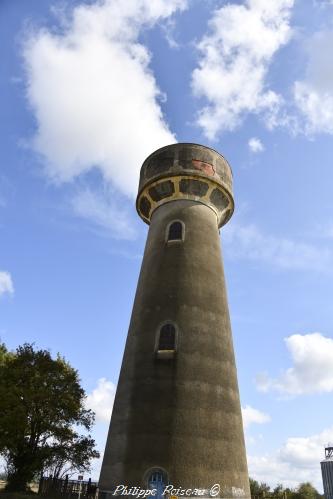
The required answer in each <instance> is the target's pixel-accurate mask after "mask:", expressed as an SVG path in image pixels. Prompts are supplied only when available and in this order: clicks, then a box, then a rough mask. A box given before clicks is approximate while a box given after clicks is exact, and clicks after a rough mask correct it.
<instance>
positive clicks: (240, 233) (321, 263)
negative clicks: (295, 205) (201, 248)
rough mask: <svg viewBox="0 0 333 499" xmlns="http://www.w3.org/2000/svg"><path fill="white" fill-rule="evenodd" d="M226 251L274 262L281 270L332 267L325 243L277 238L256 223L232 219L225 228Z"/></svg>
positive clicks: (236, 256)
mask: <svg viewBox="0 0 333 499" xmlns="http://www.w3.org/2000/svg"><path fill="white" fill-rule="evenodd" d="M222 240H223V242H224V243H225V248H226V254H227V255H228V256H229V257H230V258H233V259H246V260H252V261H256V262H260V263H266V264H270V265H274V266H275V267H279V268H282V269H293V270H307V271H309V270H316V271H321V272H326V273H327V272H328V271H329V269H331V268H332V266H333V252H332V250H331V249H330V248H329V247H327V248H325V247H324V246H323V245H320V246H315V245H312V244H308V243H305V242H301V241H298V240H296V241H294V240H292V239H287V238H283V237H281V238H278V237H275V236H271V235H269V234H265V233H263V232H262V231H261V230H260V229H258V227H256V226H255V225H253V224H250V225H241V224H239V223H237V222H234V221H232V222H231V223H230V224H228V225H227V226H226V227H225V228H224V229H223V235H222Z"/></svg>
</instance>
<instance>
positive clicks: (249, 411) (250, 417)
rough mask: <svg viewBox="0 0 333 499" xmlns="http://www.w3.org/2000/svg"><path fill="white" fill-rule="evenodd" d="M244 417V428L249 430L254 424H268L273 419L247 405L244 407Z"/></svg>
mask: <svg viewBox="0 0 333 499" xmlns="http://www.w3.org/2000/svg"><path fill="white" fill-rule="evenodd" d="M242 415H243V426H244V428H245V429H246V428H248V427H249V426H250V425H252V424H254V423H255V424H264V423H268V422H269V421H270V420H271V418H270V416H269V415H268V414H266V413H265V412H262V411H259V410H258V409H255V408H254V407H251V406H250V405H246V406H245V407H242Z"/></svg>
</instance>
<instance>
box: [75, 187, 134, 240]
mask: <svg viewBox="0 0 333 499" xmlns="http://www.w3.org/2000/svg"><path fill="white" fill-rule="evenodd" d="M115 198H116V199H115ZM71 205H72V208H73V211H74V213H75V215H77V216H79V217H80V218H83V219H85V220H87V221H88V222H90V223H92V224H93V225H95V226H97V227H99V228H100V229H102V230H104V231H105V233H106V234H107V235H109V236H111V237H113V238H114V239H128V240H131V239H135V237H136V232H135V229H134V227H133V221H132V219H131V216H130V214H129V212H128V211H126V208H125V207H124V203H122V202H121V199H120V196H119V195H118V196H115V194H114V193H113V192H112V189H109V188H107V187H106V188H105V189H104V190H100V191H96V190H95V191H94V190H92V189H90V188H89V187H86V188H85V189H84V190H81V191H78V192H77V193H76V194H75V195H74V196H73V198H72V200H71Z"/></svg>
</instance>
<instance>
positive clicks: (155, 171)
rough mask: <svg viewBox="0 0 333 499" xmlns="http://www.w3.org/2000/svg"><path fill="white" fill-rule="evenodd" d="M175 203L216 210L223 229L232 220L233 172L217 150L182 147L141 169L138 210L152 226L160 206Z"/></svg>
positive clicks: (170, 148) (156, 157) (175, 146)
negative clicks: (201, 205)
mask: <svg viewBox="0 0 333 499" xmlns="http://www.w3.org/2000/svg"><path fill="white" fill-rule="evenodd" d="M176 200H191V201H197V202H199V203H202V204H205V205H207V206H209V207H210V208H211V209H213V210H214V212H215V213H216V216H217V220H218V225H219V227H221V226H222V225H224V224H225V223H226V222H227V221H228V220H229V219H230V218H231V216H232V214H233V211H234V200H233V194H232V171H231V168H230V165H229V163H228V162H227V161H226V159H225V158H224V157H223V156H222V155H221V154H219V153H218V152H217V151H215V150H214V149H211V148H209V147H205V146H202V145H199V144H191V143H179V144H171V145H169V146H165V147H162V148H161V149H158V150H157V151H155V152H154V153H152V154H151V155H150V156H148V158H147V159H146V160H145V161H144V163H143V165H142V167H141V174H140V184H139V193H138V197H137V201H136V208H137V211H138V214H139V216H140V217H141V218H142V219H143V220H144V221H145V222H146V223H148V224H149V223H150V220H151V217H152V214H153V212H154V211H155V210H156V208H158V207H159V206H161V205H163V204H165V203H170V202H172V201H176Z"/></svg>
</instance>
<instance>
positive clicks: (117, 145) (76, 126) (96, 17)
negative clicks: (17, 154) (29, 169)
mask: <svg viewBox="0 0 333 499" xmlns="http://www.w3.org/2000/svg"><path fill="white" fill-rule="evenodd" d="M185 6H186V0H159V1H158V2H151V1H150V0H140V1H138V2H118V1H117V0H102V1H96V2H95V3H89V4H84V5H79V6H77V7H75V8H74V9H73V10H72V12H69V13H66V12H62V17H63V27H62V30H58V31H51V30H48V29H46V28H44V29H39V30H36V31H35V32H32V33H30V34H29V36H28V37H27V39H26V40H25V45H24V60H25V69H26V81H27V99H28V101H29V105H30V107H31V109H32V110H33V113H34V115H35V118H36V122H37V131H36V134H35V136H34V138H33V142H32V144H33V148H34V149H35V151H36V152H37V153H38V154H39V155H40V156H41V158H42V160H43V162H44V164H45V171H46V173H47V175H48V176H49V177H51V178H52V179H54V180H56V181H58V182H65V181H69V180H72V179H73V178H75V177H77V176H79V175H81V174H83V173H85V172H87V171H88V170H90V169H92V168H98V169H100V171H101V172H102V174H103V176H104V178H105V179H106V180H107V181H110V182H111V183H112V184H113V185H114V186H115V187H116V188H118V189H119V190H120V191H121V192H123V193H125V194H127V195H132V196H133V195H134V194H135V192H136V189H137V184H138V173H139V169H140V166H141V162H142V161H143V160H144V159H145V157H146V156H147V155H148V154H150V153H151V151H152V150H154V149H155V148H157V147H160V146H163V145H166V144H168V143H172V142H175V136H174V135H173V134H172V133H171V132H170V130H169V128H168V125H167V123H166V122H165V120H164V117H163V114H162V111H161V107H160V104H159V99H160V97H161V92H160V89H159V88H158V85H157V83H156V80H155V78H154V75H153V73H152V70H151V68H150V54H149V51H148V49H147V48H146V47H145V46H144V45H143V44H142V43H140V42H139V35H140V33H141V32H142V30H143V29H146V28H149V27H151V26H153V25H154V24H156V23H158V22H159V21H161V20H166V19H168V18H169V17H170V16H172V14H174V13H175V12H176V11H177V10H182V9H184V8H185Z"/></svg>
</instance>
